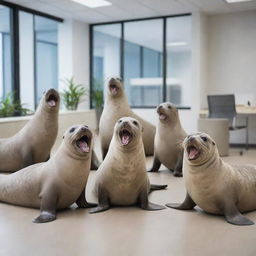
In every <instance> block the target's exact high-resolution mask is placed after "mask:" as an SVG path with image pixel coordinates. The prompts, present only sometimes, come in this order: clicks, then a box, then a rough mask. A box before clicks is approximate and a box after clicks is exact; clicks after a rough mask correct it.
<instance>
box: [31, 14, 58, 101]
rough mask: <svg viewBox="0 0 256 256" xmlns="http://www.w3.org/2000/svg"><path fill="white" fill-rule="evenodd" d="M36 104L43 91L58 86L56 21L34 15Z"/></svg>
mask: <svg viewBox="0 0 256 256" xmlns="http://www.w3.org/2000/svg"><path fill="white" fill-rule="evenodd" d="M34 26H35V55H36V56H35V59H36V61H35V63H36V92H35V99H36V104H38V103H39V101H40V98H41V96H42V95H43V92H44V91H45V90H47V89H50V88H57V87H58V61H57V60H58V23H57V22H56V21H53V20H50V19H47V18H44V17H40V16H35V25H34Z"/></svg>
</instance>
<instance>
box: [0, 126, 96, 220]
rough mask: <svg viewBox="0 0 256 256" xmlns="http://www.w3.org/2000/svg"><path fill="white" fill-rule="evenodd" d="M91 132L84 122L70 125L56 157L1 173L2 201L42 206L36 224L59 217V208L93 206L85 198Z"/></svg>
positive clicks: (0, 190)
mask: <svg viewBox="0 0 256 256" xmlns="http://www.w3.org/2000/svg"><path fill="white" fill-rule="evenodd" d="M91 152H92V132H91V131H90V129H89V128H88V126H85V125H76V126H73V127H70V129H68V130H67V131H66V133H65V135H64V139H63V141H62V143H61V145H60V147H59V149H58V150H57V152H56V153H55V155H54V156H53V157H51V158H50V159H49V160H48V161H47V162H44V163H38V164H34V165H31V166H28V167H26V168H24V169H22V170H20V171H18V172H15V173H12V174H9V175H5V174H1V175H0V201H2V202H6V203H10V204H14V205H19V206H25V207H32V208H40V212H41V213H40V215H39V216H38V217H37V218H36V219H35V220H34V222H35V223H43V222H49V221H53V220H55V219H56V210H57V209H64V208H66V207H68V206H70V205H71V204H73V203H74V202H76V204H77V205H78V206H79V207H80V208H85V207H92V206H96V204H90V203H88V202H87V201H86V199H85V187H86V183H87V179H88V175H89V171H90V162H91Z"/></svg>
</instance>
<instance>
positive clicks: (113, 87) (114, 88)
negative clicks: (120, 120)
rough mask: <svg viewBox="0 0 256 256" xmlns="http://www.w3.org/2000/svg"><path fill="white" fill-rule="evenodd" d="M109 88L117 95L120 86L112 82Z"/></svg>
mask: <svg viewBox="0 0 256 256" xmlns="http://www.w3.org/2000/svg"><path fill="white" fill-rule="evenodd" d="M109 90H110V92H111V94H112V95H116V94H117V92H118V90H119V88H118V86H116V85H115V84H110V85H109Z"/></svg>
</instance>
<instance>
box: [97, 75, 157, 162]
mask: <svg viewBox="0 0 256 256" xmlns="http://www.w3.org/2000/svg"><path fill="white" fill-rule="evenodd" d="M106 91H107V93H106V95H107V96H106V100H105V103H104V109H103V112H102V115H101V118H100V124H99V136H100V142H101V150H102V156H103V159H104V158H105V156H106V154H107V152H108V148H109V144H110V141H111V138H112V135H113V130H114V126H115V123H116V121H117V120H118V119H120V118H121V117H123V116H129V117H133V118H135V119H137V120H138V121H139V122H140V123H141V125H142V127H143V128H144V132H143V135H142V139H143V144H144V150H145V154H146V155H153V153H154V137H155V126H154V125H152V124H151V123H149V122H147V121H145V120H144V119H142V118H141V117H139V116H138V115H136V114H135V113H134V112H133V111H132V110H131V108H130V106H129V103H128V99H127V97H126V95H125V91H124V86H123V83H122V82H121V80H120V79H119V78H114V77H112V78H110V79H109V80H108V81H107V83H106Z"/></svg>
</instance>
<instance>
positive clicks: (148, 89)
mask: <svg viewBox="0 0 256 256" xmlns="http://www.w3.org/2000/svg"><path fill="white" fill-rule="evenodd" d="M89 2H91V3H92V4H96V3H95V2H97V1H92V0H91V1H89ZM103 2H104V1H103ZM103 4H104V6H99V7H97V6H95V5H93V6H92V7H88V6H85V5H83V1H82V0H73V1H72V0H40V1H32V0H12V1H0V58H1V59H0V99H1V101H0V103H1V104H2V102H3V100H4V99H6V98H8V97H10V95H11V97H12V98H13V99H14V100H18V101H20V102H21V104H23V106H24V107H26V108H27V109H29V110H30V111H29V112H30V113H31V114H32V113H33V112H34V111H35V110H36V108H37V106H38V103H39V101H40V98H41V97H42V95H43V92H44V91H45V90H47V89H49V88H55V89H56V90H58V91H59V92H62V91H63V90H65V89H66V87H67V83H66V80H67V79H71V78H73V79H74V81H75V83H77V84H82V85H83V86H84V87H85V89H86V91H87V93H86V94H85V95H84V96H83V97H82V100H81V101H80V103H79V105H78V108H77V110H76V111H67V110H66V108H65V106H64V105H63V104H62V105H61V110H60V127H59V133H58V137H57V140H56V143H55V145H54V147H53V151H52V153H53V154H54V152H55V151H56V149H57V148H58V146H59V145H60V143H61V140H62V134H63V133H64V131H65V130H66V129H67V128H68V126H69V125H72V124H74V123H85V124H87V125H89V126H90V127H92V128H93V130H95V149H96V153H97V154H98V155H99V158H100V159H101V151H100V145H99V139H98V135H97V116H96V111H95V103H94V99H93V92H94V91H102V92H103V95H104V96H106V90H105V89H104V84H105V81H106V79H108V78H109V77H112V76H115V77H120V78H121V79H122V81H123V83H124V86H125V93H126V95H127V97H128V101H129V105H130V107H131V108H132V110H133V111H134V112H135V113H136V114H138V115H140V116H141V117H143V118H144V119H146V120H147V121H149V122H151V123H152V124H154V125H157V124H158V115H157V113H156V107H157V106H158V105H159V104H160V103H162V102H172V103H173V104H175V105H176V106H177V108H178V111H179V115H180V120H181V124H182V126H183V128H184V129H185V131H186V132H187V133H188V134H189V133H191V132H197V131H204V132H207V133H209V134H211V136H212V137H214V139H215V140H216V141H217V144H218V147H219V150H220V151H221V152H222V153H221V154H222V157H223V159H224V161H227V162H228V163H231V164H239V163H245V164H256V150H255V147H256V72H255V60H256V50H255V45H256V1H255V0H251V1H249V0H248V1H245V0H241V1H230V2H229V1H226V0H215V1H212V0H159V1H154V0H130V1H125V0H108V1H105V2H104V3H103ZM210 95H220V96H221V95H233V96H234V99H235V109H236V115H235V118H234V122H235V125H236V124H237V125H238V126H239V125H240V126H245V128H243V129H233V130H232V129H230V124H227V123H223V122H222V120H221V121H220V120H219V119H218V116H217V117H215V118H217V119H215V122H214V120H211V118H210V117H209V114H210V111H209V105H208V98H207V97H208V96H210ZM1 104H0V107H1ZM0 113H1V111H0ZM32 115H33V114H32ZM32 115H27V116H8V117H1V118H0V138H7V137H10V136H13V135H14V134H15V133H17V132H18V131H19V130H20V129H21V128H22V127H23V126H24V125H25V124H26V123H27V122H28V121H29V120H30V119H31V117H32ZM213 119H214V118H213ZM212 122H213V123H212ZM232 125H233V124H232ZM246 144H248V145H246ZM101 160H102V159H101ZM152 160H153V159H152V157H147V159H146V161H147V167H148V168H149V167H150V165H151V164H152ZM95 175H96V172H91V173H90V176H89V182H88V186H87V192H86V193H87V195H88V198H89V199H90V200H91V201H95V198H93V195H92V193H91V191H90V188H93V182H94V178H95ZM149 178H150V181H152V182H155V183H166V184H168V186H169V187H168V189H167V190H165V191H161V192H160V191H159V192H153V193H152V194H151V195H150V199H151V200H152V201H155V202H158V203H160V204H163V205H164V204H165V203H167V202H170V201H173V202H179V201H180V202H181V201H182V200H183V199H184V197H185V193H186V190H185V184H184V180H183V178H175V177H173V176H172V174H171V173H170V171H169V170H167V169H166V167H164V166H161V170H160V172H159V173H150V174H149ZM0 211H1V218H0V227H1V228H0V234H1V235H0V237H1V240H2V243H3V244H2V246H1V249H0V254H1V255H47V254H48V255H84V254H87V255H215V254H217V253H218V254H219V255H255V252H256V247H255V243H254V228H255V227H253V226H248V227H236V226H232V225H228V224H227V223H226V222H225V220H224V218H222V217H220V216H214V215H209V214H206V213H205V212H203V211H202V210H201V209H200V208H197V209H196V210H195V211H188V212H182V211H175V210H173V209H165V210H163V211H159V212H145V211H142V210H141V209H138V208H135V207H119V208H118V207H115V208H113V209H111V210H109V211H107V212H104V213H101V214H99V215H90V214H89V212H88V210H76V209H75V207H73V206H72V207H71V209H68V210H65V211H62V212H60V213H59V214H58V219H57V220H56V221H54V222H52V223H47V224H44V225H36V224H33V223H32V222H31V219H33V217H35V216H36V214H37V210H36V209H29V208H23V207H18V206H12V205H8V204H4V203H1V204H0ZM247 216H249V217H250V218H251V219H254V220H255V221H256V213H255V212H250V213H248V214H247Z"/></svg>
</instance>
